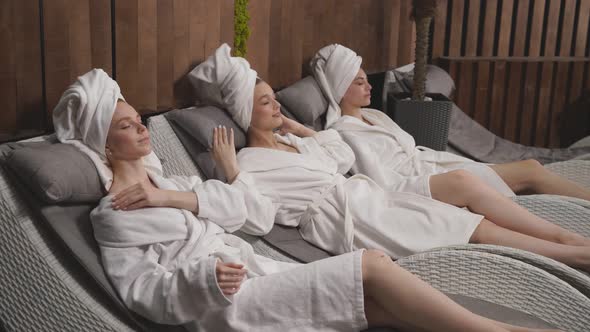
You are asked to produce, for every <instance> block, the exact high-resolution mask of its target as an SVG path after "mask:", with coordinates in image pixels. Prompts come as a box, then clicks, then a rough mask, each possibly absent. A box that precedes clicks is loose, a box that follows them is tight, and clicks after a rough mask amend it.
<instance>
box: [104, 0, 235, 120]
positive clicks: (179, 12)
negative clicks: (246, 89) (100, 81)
mask: <svg viewBox="0 0 590 332" xmlns="http://www.w3.org/2000/svg"><path fill="white" fill-rule="evenodd" d="M228 11H230V14H228ZM228 26H230V27H228ZM115 27H116V31H115V43H116V44H115V45H116V55H115V63H116V73H115V75H116V78H117V82H118V83H119V85H120V86H121V89H122V91H123V95H124V96H125V98H126V99H127V101H128V102H129V103H130V104H131V105H133V106H134V107H135V108H136V109H137V110H138V111H139V112H140V113H150V112H154V111H161V110H166V109H172V108H175V107H185V106H189V105H191V104H192V103H193V101H194V100H193V94H192V90H191V86H190V83H189V82H188V80H187V79H186V74H187V73H188V72H189V71H190V70H191V69H192V68H194V66H195V65H197V64H199V63H200V62H202V61H203V60H205V59H206V57H207V56H209V55H210V54H212V53H213V51H214V50H215V49H216V48H217V47H219V45H221V43H223V42H226V43H228V44H230V46H231V45H233V0H222V1H207V0H148V1H146V0H129V1H127V0H126V1H121V0H119V1H115Z"/></svg>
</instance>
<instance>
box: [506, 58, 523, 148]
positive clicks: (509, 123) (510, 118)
mask: <svg viewBox="0 0 590 332" xmlns="http://www.w3.org/2000/svg"><path fill="white" fill-rule="evenodd" d="M523 68H524V67H523V65H522V63H509V64H508V69H507V81H508V91H509V92H508V95H507V100H506V112H505V117H504V118H505V121H504V123H505V127H504V134H503V135H501V136H503V137H505V138H506V139H509V140H510V141H512V142H516V141H518V136H517V134H518V130H519V128H520V121H519V111H520V109H521V105H520V98H521V91H522V81H521V80H522V71H523Z"/></svg>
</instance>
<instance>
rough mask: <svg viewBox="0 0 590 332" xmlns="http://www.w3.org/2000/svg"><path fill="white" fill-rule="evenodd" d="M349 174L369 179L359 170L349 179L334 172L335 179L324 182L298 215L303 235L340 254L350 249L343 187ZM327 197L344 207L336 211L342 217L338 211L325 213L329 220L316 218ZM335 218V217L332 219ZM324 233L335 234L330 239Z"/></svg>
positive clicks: (351, 230)
mask: <svg viewBox="0 0 590 332" xmlns="http://www.w3.org/2000/svg"><path fill="white" fill-rule="evenodd" d="M352 178H354V179H359V178H364V179H367V180H369V181H370V179H369V178H368V177H366V176H364V175H360V174H359V175H355V176H354V177H351V178H348V179H347V178H345V177H343V176H337V177H336V178H335V179H334V182H333V183H332V184H330V185H329V186H327V187H326V188H325V189H324V190H323V191H322V192H321V193H320V195H319V196H318V197H317V198H316V199H315V200H314V201H313V202H312V203H311V204H310V205H309V206H308V207H307V210H305V212H304V213H303V214H302V215H301V217H299V230H300V232H301V235H302V237H303V238H304V239H305V240H307V241H309V242H311V243H313V244H315V245H317V246H319V247H320V248H322V249H324V250H327V251H329V252H331V253H333V254H342V253H346V252H351V251H352V250H353V239H354V224H353V220H352V215H351V213H350V211H349V204H348V194H347V193H346V189H345V187H344V184H345V183H346V181H349V180H350V179H352ZM330 197H333V198H334V200H336V202H337V203H336V204H337V205H338V206H342V207H343V208H344V211H338V212H339V213H340V214H342V213H343V214H344V220H341V217H340V215H337V216H327V217H328V218H326V219H328V220H324V219H319V220H318V219H317V216H318V215H320V214H322V212H323V211H322V206H323V205H324V204H326V200H327V199H329V198H330ZM335 218H338V219H337V220H334V219H335ZM326 234H329V235H331V236H335V238H332V241H330V239H329V238H326ZM338 234H340V236H339V235H338Z"/></svg>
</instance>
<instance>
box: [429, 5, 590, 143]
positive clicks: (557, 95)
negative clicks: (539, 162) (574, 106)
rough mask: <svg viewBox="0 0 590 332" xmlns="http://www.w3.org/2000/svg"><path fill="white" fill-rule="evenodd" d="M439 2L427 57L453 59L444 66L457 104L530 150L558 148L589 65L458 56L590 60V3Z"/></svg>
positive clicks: (585, 85)
mask: <svg viewBox="0 0 590 332" xmlns="http://www.w3.org/2000/svg"><path fill="white" fill-rule="evenodd" d="M441 4H442V8H439V9H438V11H439V17H437V19H439V20H440V18H441V15H442V17H443V18H444V19H442V20H440V21H438V22H435V24H434V32H433V36H434V41H433V44H432V57H433V61H434V62H436V61H437V58H441V57H442V58H449V57H450V58H453V59H454V60H451V61H445V62H444V63H445V66H446V69H447V70H448V71H449V73H450V74H451V76H452V77H453V78H454V79H455V83H456V85H457V92H456V94H455V102H456V103H457V105H458V106H459V107H460V108H461V109H463V110H464V111H465V112H467V113H468V114H469V115H471V116H472V117H473V118H474V119H475V120H476V121H478V122H479V123H481V124H482V125H484V126H485V127H487V128H488V129H490V130H491V131H492V132H494V133H495V134H497V135H499V136H502V137H505V138H507V139H510V140H512V141H516V142H519V143H522V144H527V145H536V146H544V147H558V146H560V142H559V127H560V125H559V124H560V114H561V113H562V112H563V111H564V109H565V107H566V106H567V104H568V103H569V102H572V101H574V100H575V99H577V98H578V97H580V95H581V93H582V92H583V91H584V90H588V89H589V88H590V68H589V65H588V62H587V61H580V60H576V61H571V62H562V61H550V60H548V61H544V60H542V59H537V61H529V62H522V61H511V60H510V59H509V58H507V59H505V60H506V61H500V60H494V61H477V60H475V61H474V59H469V60H466V61H464V59H463V60H461V58H462V57H501V58H505V57H529V58H530V57H555V56H560V57H570V56H571V57H574V56H576V57H588V56H589V55H590V54H589V49H590V47H589V46H590V45H588V44H587V43H588V36H589V24H588V20H589V17H590V0H562V1H560V0H535V1H531V0H518V1H515V0H485V1H484V0H468V1H467V0H447V1H441ZM442 22H444V24H443V23H442ZM465 25H466V26H465ZM441 63H443V62H441Z"/></svg>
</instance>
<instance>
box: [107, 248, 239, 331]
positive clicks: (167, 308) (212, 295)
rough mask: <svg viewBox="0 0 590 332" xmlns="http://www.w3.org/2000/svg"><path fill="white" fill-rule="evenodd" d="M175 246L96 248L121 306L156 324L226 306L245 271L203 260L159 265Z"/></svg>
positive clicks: (178, 321) (180, 321) (180, 320)
mask: <svg viewBox="0 0 590 332" xmlns="http://www.w3.org/2000/svg"><path fill="white" fill-rule="evenodd" d="M178 243H179V242H173V243H169V244H163V243H156V244H153V245H149V246H143V247H133V248H110V247H106V248H105V247H101V253H102V257H103V262H104V266H105V270H106V272H107V274H108V275H109V278H110V279H111V280H112V281H113V284H114V286H115V287H116V289H117V291H118V292H119V295H120V296H121V298H122V299H123V301H124V302H125V305H126V306H127V307H128V308H130V309H131V310H133V311H135V312H137V313H139V314H141V315H142V316H145V317H147V318H149V319H150V320H153V321H155V322H158V323H163V324H183V323H187V322H189V321H192V320H195V319H198V318H199V317H201V316H202V315H204V314H205V313H206V312H207V311H209V310H216V309H220V308H224V307H227V306H229V305H231V295H233V294H235V293H237V292H238V291H239V287H240V286H241V283H242V281H243V279H244V276H245V274H246V272H247V271H246V270H245V269H243V268H242V267H241V266H238V265H236V264H226V263H223V262H221V261H220V260H219V259H217V258H215V257H213V256H204V257H202V258H199V259H193V260H190V261H187V262H185V263H184V264H179V265H178V266H177V267H175V268H173V269H169V268H166V267H165V266H163V265H160V264H159V262H158V261H159V256H160V254H159V253H160V252H162V251H168V250H169V251H175V250H177V249H178V248H172V247H173V246H176V245H178Z"/></svg>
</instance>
